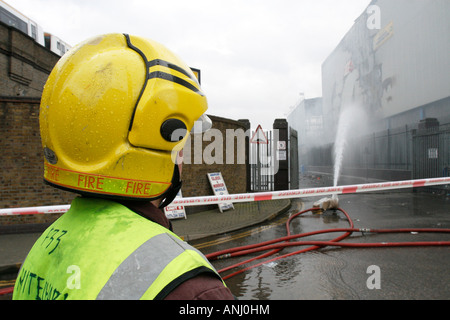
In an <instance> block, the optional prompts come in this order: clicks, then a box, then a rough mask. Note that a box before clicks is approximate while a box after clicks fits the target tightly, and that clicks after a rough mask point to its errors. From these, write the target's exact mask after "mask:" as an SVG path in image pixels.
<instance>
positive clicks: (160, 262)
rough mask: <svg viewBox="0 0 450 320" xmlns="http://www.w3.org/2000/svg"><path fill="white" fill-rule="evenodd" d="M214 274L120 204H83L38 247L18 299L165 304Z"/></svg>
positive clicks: (192, 252)
mask: <svg viewBox="0 0 450 320" xmlns="http://www.w3.org/2000/svg"><path fill="white" fill-rule="evenodd" d="M203 272H209V273H212V274H215V275H217V277H219V278H220V276H219V275H218V274H217V272H216V271H215V269H214V267H213V266H211V264H210V263H209V262H208V261H207V259H206V258H205V257H204V256H203V254H202V253H200V252H199V251H198V250H197V249H195V248H193V247H192V246H190V245H189V244H187V243H186V242H184V241H182V240H181V239H180V238H179V237H177V236H176V235H175V234H173V233H172V232H170V231H169V230H168V229H166V228H164V227H162V226H161V225H159V224H157V223H154V222H152V221H150V220H147V219H145V218H143V217H141V216H139V215H137V214H136V213H134V212H133V211H131V210H130V209H128V208H126V207H124V206H123V205H121V204H118V203H116V202H113V201H108V200H103V199H90V198H76V199H75V200H74V201H73V202H72V205H71V208H70V210H69V211H68V212H67V213H65V214H64V215H63V216H61V217H60V218H59V219H58V220H57V221H56V222H55V223H53V224H52V225H51V226H50V227H49V228H48V229H47V230H46V231H45V232H44V233H43V234H42V235H41V237H40V238H39V239H38V240H37V241H36V243H35V244H34V246H33V248H32V249H31V251H30V253H29V254H28V256H27V258H26V260H25V262H24V264H23V265H22V268H21V270H20V272H19V275H18V277H17V280H16V285H15V289H14V294H13V299H33V300H35V299H42V300H47V299H49V300H50V299H51V300H53V299H134V300H137V299H163V298H164V297H165V296H166V295H167V294H168V293H170V292H171V291H172V290H173V289H174V288H176V287H177V286H178V285H179V284H180V283H182V282H184V281H186V280H188V279H190V278H192V277H195V276H196V275H198V274H200V273H203Z"/></svg>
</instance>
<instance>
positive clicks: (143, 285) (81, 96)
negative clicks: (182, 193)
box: [13, 34, 233, 300]
mask: <svg viewBox="0 0 450 320" xmlns="http://www.w3.org/2000/svg"><path fill="white" fill-rule="evenodd" d="M206 109H207V100H206V97H205V95H204V94H203V92H202V90H201V88H200V86H199V83H198V81H197V80H196V78H195V76H194V75H193V73H192V71H191V70H190V68H189V67H188V66H187V65H186V64H185V63H183V62H182V61H181V60H180V59H179V58H178V57H177V56H176V55H175V54H173V53H172V52H171V51H169V50H168V49H167V48H165V47H164V46H163V45H161V44H159V43H157V42H155V41H152V40H148V39H144V38H141V37H137V36H131V35H127V34H107V35H102V36H98V37H95V38H92V39H89V40H87V41H85V42H83V43H81V44H79V45H77V46H76V47H74V48H72V49H71V50H70V51H69V52H68V53H67V54H65V55H64V56H63V57H62V58H61V59H60V61H59V62H58V63H57V64H56V66H55V68H54V69H53V71H52V72H51V74H50V76H49V78H48V80H47V83H46V85H45V88H44V91H43V95H42V99H41V106H40V116H39V120H40V130H41V139H42V147H43V153H44V181H45V182H46V183H47V184H49V185H51V186H53V187H56V188H60V189H63V190H67V191H71V192H75V193H77V194H78V196H77V197H76V198H75V199H74V200H73V202H72V204H71V207H70V210H69V211H68V212H66V213H65V214H64V215H62V216H61V217H60V218H59V219H58V220H57V221H55V222H54V223H53V224H52V225H51V226H50V227H49V228H48V229H47V230H46V231H45V232H44V233H43V234H42V236H41V237H40V238H39V239H38V240H37V241H36V243H35V244H34V246H33V248H32V249H31V251H30V253H29V254H28V256H27V258H26V260H25V262H24V263H23V265H22V267H21V270H20V273H19V275H18V277H17V280H16V285H15V288H14V293H13V299H83V300H85V299H89V300H90V299H114V300H116V299H186V300H188V299H233V296H232V294H231V293H230V291H229V289H228V288H227V287H226V285H225V284H224V282H223V281H222V279H221V278H220V276H219V275H218V273H217V271H216V270H215V269H214V267H213V266H212V265H211V264H210V263H209V262H208V261H207V259H206V258H205V257H204V256H203V255H202V254H201V253H200V252H199V251H198V250H196V249H194V248H193V247H191V246H190V245H188V244H187V243H185V242H183V241H182V240H181V239H180V238H179V237H177V236H176V235H175V234H174V233H173V232H172V231H171V224H170V222H169V221H168V220H167V218H166V217H165V214H164V212H163V210H162V209H161V208H163V207H164V206H166V205H167V204H169V203H170V202H171V201H172V200H173V199H174V197H175V196H176V194H177V192H178V190H179V189H180V187H181V177H180V168H179V165H178V164H177V161H176V158H177V156H178V155H179V152H180V151H182V148H183V146H184V144H185V142H186V139H187V138H188V135H189V132H190V131H191V129H192V128H193V126H194V122H196V121H197V120H199V121H201V122H202V127H203V128H204V129H205V130H206V129H208V128H209V127H210V126H211V123H210V121H209V119H208V118H207V117H206V116H205V115H203V113H204V112H205V111H206Z"/></svg>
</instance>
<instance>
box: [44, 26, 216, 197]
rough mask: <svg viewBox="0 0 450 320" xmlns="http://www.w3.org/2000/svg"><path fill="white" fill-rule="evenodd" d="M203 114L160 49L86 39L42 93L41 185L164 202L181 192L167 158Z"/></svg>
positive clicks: (137, 40) (178, 68)
mask: <svg viewBox="0 0 450 320" xmlns="http://www.w3.org/2000/svg"><path fill="white" fill-rule="evenodd" d="M207 108H208V106H207V101H206V97H205V95H204V94H203V92H202V91H201V88H200V85H199V83H198V81H197V79H196V78H195V76H194V74H193V72H192V71H191V69H190V68H189V67H188V66H187V65H186V64H185V63H184V62H182V61H181V60H180V59H179V58H178V57H177V56H176V55H175V54H173V53H172V52H171V51H169V50H168V49H167V48H166V47H164V46H163V45H161V44H159V43H157V42H154V41H152V40H148V39H144V38H141V37H137V36H130V35H127V34H107V35H102V36H98V37H95V38H92V39H90V40H87V41H85V42H83V43H81V44H79V45H77V46H75V47H73V48H72V49H71V50H70V51H69V52H67V53H66V54H65V55H64V56H63V57H62V58H61V59H60V61H58V63H57V64H56V66H55V67H54V69H53V70H52V72H51V74H50V76H49V78H48V80H47V83H46V85H45V87H44V92H43V94H42V100H41V106H40V115H39V120H40V129H41V139H42V146H43V148H44V158H45V160H44V180H45V181H46V182H47V183H48V184H50V185H52V186H55V187H58V188H62V189H64V190H69V191H74V192H77V193H81V194H84V195H97V196H98V195H102V196H104V197H113V198H116V199H130V198H131V199H143V200H153V199H157V198H164V199H166V200H169V202H171V201H172V200H173V198H174V197H175V194H176V192H177V191H178V189H179V188H180V187H181V182H180V181H179V180H180V179H179V173H178V166H177V165H175V161H174V159H175V157H174V154H175V155H176V153H177V152H178V151H180V150H181V149H182V148H183V146H184V144H185V142H186V140H187V138H188V136H189V134H188V133H189V132H190V131H191V129H192V128H193V126H194V122H195V121H197V120H198V119H205V115H203V113H204V112H205V111H206V110H207ZM168 198H170V199H168ZM166 205H167V201H166Z"/></svg>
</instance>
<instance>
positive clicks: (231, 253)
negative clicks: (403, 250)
mask: <svg viewBox="0 0 450 320" xmlns="http://www.w3.org/2000/svg"><path fill="white" fill-rule="evenodd" d="M313 210H317V209H316V208H311V209H308V210H304V211H301V212H298V213H296V214H295V215H293V216H291V217H290V218H289V219H288V221H287V222H286V231H287V236H285V237H282V238H278V239H274V240H270V241H265V242H261V243H258V244H252V245H247V246H242V247H236V248H231V249H226V250H221V251H217V252H214V253H210V254H207V255H206V258H208V259H209V260H211V261H214V260H219V259H228V258H232V257H238V256H243V255H247V254H252V253H256V252H260V251H268V250H270V251H269V252H267V253H264V254H262V255H259V256H257V257H254V258H251V259H248V260H245V261H242V262H239V263H236V264H233V265H230V266H228V267H226V268H223V269H221V270H218V272H219V273H223V272H225V271H228V270H231V269H234V268H236V267H239V266H241V265H244V264H248V263H250V262H252V261H255V260H259V259H263V258H266V257H269V256H271V255H273V254H275V253H278V252H279V251H281V250H282V249H284V248H287V247H294V246H310V247H308V248H303V249H301V250H298V251H295V252H291V253H287V254H284V255H281V256H278V257H276V258H273V259H270V260H266V261H263V262H260V263H257V264H254V265H251V266H249V267H246V268H243V269H240V270H238V271H236V272H234V273H231V274H229V275H227V276H224V277H223V279H224V280H226V279H229V278H231V277H233V276H235V275H237V274H240V273H242V272H244V271H247V270H250V269H252V268H255V267H258V266H260V265H263V264H266V263H269V262H273V261H276V260H280V259H283V258H286V257H290V256H293V255H297V254H300V253H304V252H307V251H311V250H315V249H319V248H322V247H326V246H335V247H345V248H380V247H384V248H386V247H420V246H450V241H430V242H382V243H342V242H340V241H341V240H343V239H345V238H347V237H348V236H350V235H351V234H352V233H353V232H362V233H411V232H420V233H450V229H430V228H411V229H358V228H354V225H353V221H352V220H351V218H350V216H349V215H348V214H347V213H346V212H345V211H344V210H342V209H340V208H339V209H337V210H339V211H341V212H342V213H343V214H344V215H345V216H346V218H347V220H348V222H349V225H350V228H335V229H328V230H319V231H312V232H306V233H301V234H296V235H291V232H290V223H291V221H292V220H293V219H295V218H296V217H298V216H299V215H301V214H303V213H306V212H309V211H313ZM337 232H344V234H343V235H341V236H339V237H337V238H335V239H334V240H331V241H296V242H290V240H293V239H298V238H303V237H307V236H312V235H317V234H324V233H337ZM280 242H282V243H280Z"/></svg>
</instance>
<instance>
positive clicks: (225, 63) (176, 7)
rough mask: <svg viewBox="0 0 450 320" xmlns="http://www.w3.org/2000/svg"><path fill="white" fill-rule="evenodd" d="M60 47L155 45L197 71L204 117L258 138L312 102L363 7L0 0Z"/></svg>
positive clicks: (342, 0) (349, 2)
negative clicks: (127, 41) (236, 123)
mask: <svg viewBox="0 0 450 320" xmlns="http://www.w3.org/2000/svg"><path fill="white" fill-rule="evenodd" d="M5 2H6V3H8V4H9V5H11V6H12V7H14V8H15V9H17V10H19V11H20V12H21V13H22V14H24V15H26V16H28V17H29V18H30V19H31V20H34V21H35V22H36V23H38V24H40V25H41V26H42V28H43V29H44V31H45V32H50V33H52V34H54V35H56V36H57V37H59V38H61V39H62V40H63V41H65V42H67V43H69V44H70V45H72V46H73V45H75V44H77V43H79V42H81V41H83V40H85V39H88V38H91V37H93V36H96V35H100V34H105V33H113V32H119V33H129V34H132V35H137V36H143V37H147V38H150V39H153V40H156V41H158V42H160V43H162V44H164V45H165V46H167V47H168V48H169V49H171V50H172V51H173V52H175V53H176V54H177V55H179V56H180V57H181V58H182V60H184V61H185V62H186V63H187V64H188V65H189V66H191V67H193V68H197V69H200V70H201V82H202V89H203V91H204V92H205V94H206V96H207V99H208V104H209V109H208V111H207V113H208V114H211V115H215V116H220V117H225V118H229V119H233V120H238V119H249V120H250V122H251V126H252V129H256V127H257V126H258V125H261V126H262V127H263V129H265V130H268V129H270V128H271V127H272V125H273V122H274V119H276V118H286V117H287V115H288V114H289V113H290V110H292V108H293V107H295V106H296V105H297V104H298V103H299V102H300V101H301V99H302V98H303V97H304V98H306V99H310V98H316V97H320V96H322V78H321V65H322V63H323V62H324V61H325V59H326V58H327V57H328V56H329V55H330V54H331V52H332V51H333V50H334V48H336V46H337V45H338V44H339V42H340V41H341V39H342V38H343V37H344V35H345V34H346V33H347V32H348V31H349V30H350V28H351V27H352V25H353V23H354V21H355V20H356V19H357V18H358V17H359V16H360V15H361V14H362V13H363V12H364V11H365V10H366V8H367V6H368V5H369V3H370V0H339V1H337V0H277V1H274V0H272V1H271V0H224V1H222V0H163V1H155V0H5Z"/></svg>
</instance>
